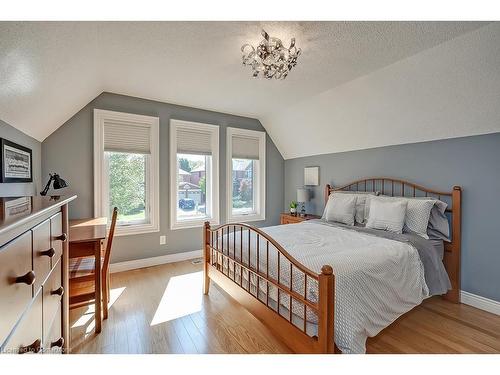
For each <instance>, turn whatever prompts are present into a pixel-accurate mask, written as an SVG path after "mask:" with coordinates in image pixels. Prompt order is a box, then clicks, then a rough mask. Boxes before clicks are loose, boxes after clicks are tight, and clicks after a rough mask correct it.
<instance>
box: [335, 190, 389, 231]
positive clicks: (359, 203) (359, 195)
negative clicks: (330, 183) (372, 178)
mask: <svg viewBox="0 0 500 375" xmlns="http://www.w3.org/2000/svg"><path fill="white" fill-rule="evenodd" d="M332 194H343V195H351V196H355V197H356V212H355V217H354V218H355V220H356V223H358V224H366V218H365V206H366V201H367V199H368V197H369V196H375V195H378V194H379V192H370V191H368V192H364V191H346V190H339V191H334V192H333V193H332Z"/></svg>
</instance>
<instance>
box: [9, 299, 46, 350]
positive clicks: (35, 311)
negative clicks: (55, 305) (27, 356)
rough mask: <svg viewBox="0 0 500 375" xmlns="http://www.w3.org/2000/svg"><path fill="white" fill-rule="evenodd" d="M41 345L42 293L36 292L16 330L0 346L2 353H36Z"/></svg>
mask: <svg viewBox="0 0 500 375" xmlns="http://www.w3.org/2000/svg"><path fill="white" fill-rule="evenodd" d="M41 347H42V293H38V294H37V296H36V297H35V299H34V300H33V303H32V304H31V306H30V308H29V310H28V311H27V312H26V314H25V315H24V317H23V318H22V320H21V321H20V322H19V325H18V326H17V327H16V330H15V331H14V332H13V333H12V335H11V337H10V338H9V340H8V341H7V342H6V343H5V345H4V346H3V347H2V351H3V352H4V353H11V354H15V353H19V354H24V353H38V352H40V349H41Z"/></svg>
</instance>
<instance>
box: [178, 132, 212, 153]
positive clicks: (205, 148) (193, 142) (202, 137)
mask: <svg viewBox="0 0 500 375" xmlns="http://www.w3.org/2000/svg"><path fill="white" fill-rule="evenodd" d="M212 134H213V132H212V131H211V130H210V129H206V130H205V129H194V128H191V127H184V126H182V125H181V126H179V125H178V126H177V130H176V136H177V152H178V153H180V154H197V155H212Z"/></svg>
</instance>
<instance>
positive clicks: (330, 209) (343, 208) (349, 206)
mask: <svg viewBox="0 0 500 375" xmlns="http://www.w3.org/2000/svg"><path fill="white" fill-rule="evenodd" d="M355 209H356V197H355V196H353V195H347V194H332V195H331V196H330V198H329V199H328V204H327V210H326V220H327V221H336V222H338V223H343V224H347V225H354V212H355Z"/></svg>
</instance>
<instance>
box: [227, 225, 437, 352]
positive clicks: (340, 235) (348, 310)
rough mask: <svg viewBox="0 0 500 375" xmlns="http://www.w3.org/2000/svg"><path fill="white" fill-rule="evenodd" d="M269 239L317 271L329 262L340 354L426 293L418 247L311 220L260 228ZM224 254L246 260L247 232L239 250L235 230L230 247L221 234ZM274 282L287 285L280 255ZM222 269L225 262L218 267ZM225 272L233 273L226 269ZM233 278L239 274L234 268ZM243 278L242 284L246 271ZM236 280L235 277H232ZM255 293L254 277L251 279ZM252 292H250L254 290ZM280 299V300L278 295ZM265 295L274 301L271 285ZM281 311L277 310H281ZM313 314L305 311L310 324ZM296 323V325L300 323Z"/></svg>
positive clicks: (312, 295)
mask: <svg viewBox="0 0 500 375" xmlns="http://www.w3.org/2000/svg"><path fill="white" fill-rule="evenodd" d="M262 230H263V231H264V232H266V233H267V234H269V235H270V236H271V237H272V238H274V239H275V240H276V241H277V242H278V243H279V244H280V245H281V246H283V248H284V249H285V250H286V251H288V252H289V253H290V254H291V255H292V256H293V257H294V258H295V259H297V260H298V261H299V262H300V263H301V264H303V265H304V266H306V267H307V268H309V269H310V270H311V271H313V272H316V273H320V271H321V267H322V266H323V265H325V264H328V265H331V266H332V267H333V270H334V274H335V284H336V285H335V343H336V344H337V347H338V348H339V349H340V350H341V351H342V352H343V353H364V352H365V345H366V339H367V337H371V336H375V335H376V334H377V333H379V332H380V331H381V330H382V329H384V328H385V327H387V326H388V325H390V324H391V323H392V322H393V321H394V320H396V319H397V318H398V317H399V316H401V315H402V314H404V313H406V312H408V311H409V310H411V309H412V308H413V307H415V306H417V305H419V304H420V303H421V302H422V300H423V299H425V298H427V297H428V296H429V291H428V288H427V285H426V283H425V278H424V268H423V264H422V262H421V260H420V257H419V254H418V251H417V250H416V249H415V248H414V247H413V246H412V245H410V244H408V243H403V242H399V241H395V240H391V239H385V238H380V237H377V236H373V235H370V234H365V233H359V232H355V231H351V230H346V229H342V228H338V227H331V226H327V225H322V224H320V223H315V222H303V223H300V224H289V225H280V226H275V227H267V228H263V229H262ZM253 234H254V232H252V238H251V246H250V248H251V254H250V258H251V262H250V263H251V266H252V268H253V269H255V268H256V267H257V251H256V238H254V237H253ZM224 240H225V241H224V252H225V253H227V252H228V251H229V253H230V255H231V256H234V257H235V258H236V259H238V260H239V259H240V251H241V253H242V254H243V263H244V264H246V263H247V262H248V255H247V254H248V250H247V249H248V231H244V232H243V248H242V249H240V233H239V232H237V233H236V242H235V243H236V246H235V247H236V248H235V249H234V248H233V244H234V242H233V240H234V239H233V232H232V231H231V232H230V234H229V236H228V235H227V234H225V236H224ZM272 249H273V248H271V251H270V259H269V274H270V275H272V276H273V277H274V278H277V259H276V254H275V252H274V251H273V250H272ZM280 266H281V267H280V268H281V272H280V280H281V282H282V283H283V284H285V285H288V283H289V275H290V271H289V269H290V264H289V263H288V262H286V260H285V258H284V257H281V264H280ZM265 267H266V247H265V242H264V241H262V239H261V241H260V248H259V269H260V271H261V272H264V273H265V272H266V269H265ZM224 268H225V269H226V271H227V264H226V265H225V267H224ZM230 271H231V273H232V272H234V270H233V269H232V267H230ZM295 271H296V270H295V269H294V272H293V289H294V290H295V291H297V292H298V293H299V294H303V290H304V279H303V274H301V273H299V272H295ZM236 274H237V276H238V280H239V277H240V272H239V270H238V269H236ZM242 281H243V282H248V277H247V275H246V273H245V272H244V274H243V280H242ZM238 282H239V281H238ZM251 284H253V288H252V289H253V290H254V291H255V290H256V288H255V284H256V279H255V278H251ZM259 289H260V293H259V297H260V298H261V299H264V300H265V298H266V287H265V285H263V283H262V282H261V283H260V285H259ZM307 289H308V299H311V300H315V299H316V298H317V295H316V291H317V286H316V284H315V283H311V282H310V283H308V288H307ZM254 294H255V293H254ZM284 298H285V299H284ZM269 299H270V300H272V301H274V302H275V301H277V292H276V290H273V289H271V290H270V292H269ZM280 304H281V305H282V306H284V307H285V308H288V306H289V305H288V298H287V297H286V296H283V294H282V295H281V296H280ZM292 311H293V312H294V317H293V320H294V321H297V320H298V317H302V314H303V308H302V305H300V307H299V306H295V305H294V306H293V308H292ZM281 313H282V314H283V311H282V312H281ZM315 320H316V319H315V316H312V315H311V314H308V317H307V321H308V333H309V334H311V333H310V332H311V330H310V329H309V326H310V325H311V324H310V323H316V321H315ZM301 324H302V323H300V322H299V323H298V325H299V326H301Z"/></svg>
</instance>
